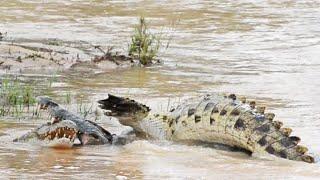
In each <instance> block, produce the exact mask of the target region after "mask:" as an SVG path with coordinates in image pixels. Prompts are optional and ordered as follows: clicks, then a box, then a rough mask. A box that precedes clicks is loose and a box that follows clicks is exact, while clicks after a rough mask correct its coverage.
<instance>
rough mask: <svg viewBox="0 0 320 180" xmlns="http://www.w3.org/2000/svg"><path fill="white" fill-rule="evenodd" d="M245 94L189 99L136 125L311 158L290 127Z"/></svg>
mask: <svg viewBox="0 0 320 180" xmlns="http://www.w3.org/2000/svg"><path fill="white" fill-rule="evenodd" d="M264 110H265V108H264V107H255V102H250V103H246V100H245V98H241V99H240V100H237V99H236V96H235V95H234V94H231V95H229V96H225V95H219V94H213V95H207V96H205V97H202V98H200V99H199V98H194V99H189V100H187V101H185V102H184V103H182V104H181V105H179V106H178V107H177V108H176V109H172V110H171V111H170V112H169V113H168V114H167V115H149V116H148V117H146V118H144V119H143V120H142V121H140V124H139V127H138V128H139V129H140V130H143V131H144V132H145V133H146V134H148V135H149V136H152V137H154V138H160V139H167V140H174V141H179V140H196V141H203V142H212V143H221V144H225V145H229V146H235V147H239V148H243V149H246V150H248V151H250V152H255V153H265V152H267V153H270V154H273V155H276V156H278V157H282V158H287V159H290V160H298V161H305V162H310V163H311V162H314V158H313V157H311V156H309V155H306V154H305V153H306V151H307V148H306V147H303V146H300V145H298V143H299V141H300V138H298V137H295V136H290V133H291V131H292V130H291V129H290V128H281V126H282V123H281V122H279V121H273V118H274V114H273V113H266V114H265V113H264Z"/></svg>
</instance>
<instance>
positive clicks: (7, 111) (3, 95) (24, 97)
mask: <svg viewBox="0 0 320 180" xmlns="http://www.w3.org/2000/svg"><path fill="white" fill-rule="evenodd" d="M35 104H36V99H35V96H34V88H33V86H31V85H26V84H23V83H21V82H20V81H19V80H18V79H10V78H9V77H5V78H4V79H3V80H2V87H1V88H0V115H1V116H6V115H13V116H20V115H21V114H22V113H23V112H25V111H26V112H29V111H30V107H31V106H32V107H34V105H35Z"/></svg>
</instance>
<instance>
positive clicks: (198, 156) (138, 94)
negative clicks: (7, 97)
mask: <svg viewBox="0 0 320 180" xmlns="http://www.w3.org/2000/svg"><path fill="white" fill-rule="evenodd" d="M141 14H142V15H145V16H146V17H148V18H150V20H151V21H152V26H151V28H152V29H153V30H155V31H158V32H160V31H161V30H162V31H167V30H168V29H167V28H163V27H168V24H170V22H172V21H175V22H177V23H176V24H177V25H176V27H175V31H174V32H171V31H170V32H171V33H173V37H174V38H173V40H172V41H171V45H170V48H169V49H168V50H167V51H165V52H163V53H162V54H161V58H162V59H163V60H164V64H163V65H161V66H157V67H151V68H144V69H142V68H134V69H129V70H117V71H114V72H106V73H95V72H92V73H81V72H77V71H72V72H57V75H56V76H57V78H55V79H56V80H55V82H54V83H53V89H54V90H53V91H51V92H50V93H51V94H53V96H55V97H56V98H57V99H61V94H62V93H65V92H66V91H71V92H72V94H73V95H74V96H77V97H78V96H80V95H81V96H83V97H85V98H86V99H87V100H89V101H95V100H98V99H101V98H104V97H106V96H107V93H116V94H119V95H125V96H130V97H134V98H136V99H138V100H140V101H142V102H145V103H147V104H148V105H149V106H151V107H152V108H153V109H156V110H165V109H166V108H167V104H168V101H170V103H172V102H178V101H179V100H180V99H182V98H184V97H190V96H196V95H201V94H205V93H210V92H230V93H236V94H240V95H246V96H248V97H249V98H252V99H257V102H258V103H259V104H264V105H267V110H268V111H272V112H274V113H276V115H277V119H278V120H281V121H283V122H284V124H285V126H288V127H292V129H294V135H297V136H299V137H301V139H302V144H303V145H306V146H307V147H308V148H309V151H310V152H311V153H313V154H314V155H315V156H316V157H317V158H318V157H319V150H320V138H319V135H320V134H319V132H320V120H319V119H320V113H319V112H320V106H319V103H320V90H319V89H318V88H319V87H320V81H319V78H320V71H319V68H320V59H319V57H320V26H319V24H320V18H319V17H320V2H319V1H317V0H315V1H312V0H301V1H293V0H286V1H282V0H281V1H273V0H270V1H264V0H255V1H253V0H241V1H237V2H234V1H229V0H227V1H195V0H188V1H103V0H95V1H86V0H78V1H69V0H55V1H53V0H47V1H35V0H29V1H26V0H1V2H0V22H1V23H0V31H2V32H8V38H9V39H10V38H11V39H12V40H15V41H23V42H37V43H43V42H45V41H46V40H48V39H49V40H52V39H58V40H61V41H62V42H63V43H62V44H61V46H62V47H63V46H74V47H77V46H79V49H80V50H82V51H83V56H82V57H86V56H85V55H86V54H88V51H86V50H84V49H85V48H82V47H81V46H80V45H79V44H84V46H86V47H88V46H90V44H94V45H102V46H107V45H112V46H115V47H116V48H117V49H118V50H122V51H123V52H124V51H125V50H126V48H127V42H128V41H129V35H130V33H131V31H132V26H133V24H135V23H136V22H137V17H138V16H139V15H141ZM42 73H43V72H34V71H25V72H22V74H20V76H21V78H23V79H27V80H32V81H36V82H38V83H37V84H38V88H39V89H45V88H44V84H45V82H46V81H47V80H48V78H47V76H43V75H41V74H42ZM47 74H48V75H51V74H52V72H47ZM170 103H169V104H170ZM2 119H3V120H2V122H1V124H0V132H1V134H0V135H1V136H0V173H1V175H0V176H1V179H7V178H23V179H38V178H41V179H56V178H72V179H83V178H97V179H114V178H118V179H125V178H129V179H134V178H136V179H229V178H235V177H236V178H239V179H285V178H289V179H302V178H303V179H304V178H310V179H317V178H319V176H320V166H319V163H317V164H311V165H310V164H305V163H299V162H293V161H286V160H282V159H279V158H275V159H273V158H271V159H270V157H267V158H266V157H255V156H254V157H248V156H247V155H245V154H243V153H240V152H228V151H221V150H216V149H212V148H209V147H205V146H195V145H183V144H177V143H171V142H159V141H142V140H141V141H135V142H133V143H130V144H128V145H125V146H120V147H114V146H89V147H82V148H75V149H70V150H55V149H51V148H47V147H43V146H38V145H35V144H24V143H21V144H20V143H18V144H17V143H12V142H11V140H12V139H13V138H14V137H17V136H18V135H20V134H22V133H24V132H26V131H27V130H28V129H30V128H31V127H35V126H36V125H38V124H40V123H43V121H41V120H32V121H31V120H29V121H28V120H23V121H19V120H12V119H10V120H8V119H6V118H2ZM101 123H102V124H105V126H106V127H108V123H106V122H104V121H102V122H101Z"/></svg>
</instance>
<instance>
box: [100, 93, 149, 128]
mask: <svg viewBox="0 0 320 180" xmlns="http://www.w3.org/2000/svg"><path fill="white" fill-rule="evenodd" d="M98 103H99V104H100V108H102V109H105V110H108V112H106V115H108V116H113V117H116V118H118V119H119V121H120V123H121V124H123V125H127V126H133V127H136V126H135V124H136V123H137V122H138V121H140V120H142V119H143V118H145V117H146V116H147V115H148V114H149V112H150V108H149V107H147V106H145V105H143V104H141V103H138V102H136V101H134V100H131V99H129V98H123V97H118V96H114V95H111V94H108V98H107V99H104V100H100V101H98Z"/></svg>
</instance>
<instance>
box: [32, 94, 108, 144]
mask: <svg viewBox="0 0 320 180" xmlns="http://www.w3.org/2000/svg"><path fill="white" fill-rule="evenodd" d="M37 101H38V104H39V105H40V109H44V110H47V111H48V112H49V114H50V115H51V116H52V117H53V124H55V123H59V122H63V121H64V120H69V121H72V122H73V123H74V124H75V125H76V126H77V128H78V134H77V136H78V139H79V140H80V142H81V144H83V145H85V144H107V143H112V141H113V135H112V134H111V133H110V132H108V131H107V130H105V129H104V128H103V127H101V126H99V125H98V124H96V123H94V122H92V121H89V120H86V119H84V118H83V117H81V116H77V115H75V114H73V113H71V112H69V111H67V110H65V109H63V108H62V107H60V106H59V105H58V104H57V103H56V102H54V101H53V100H51V99H50V98H49V97H44V96H40V97H37Z"/></svg>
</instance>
